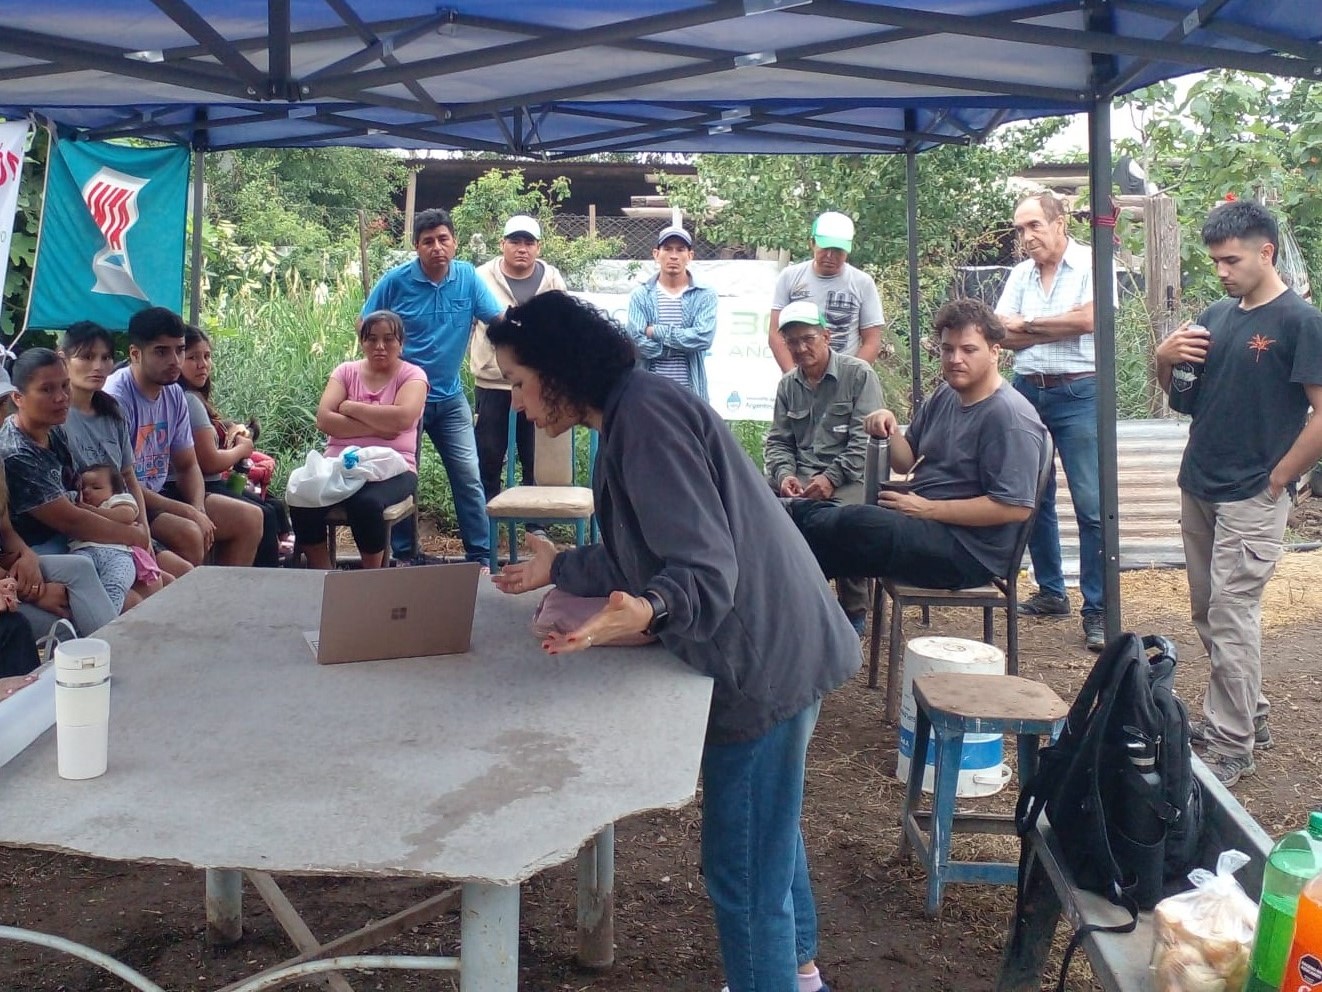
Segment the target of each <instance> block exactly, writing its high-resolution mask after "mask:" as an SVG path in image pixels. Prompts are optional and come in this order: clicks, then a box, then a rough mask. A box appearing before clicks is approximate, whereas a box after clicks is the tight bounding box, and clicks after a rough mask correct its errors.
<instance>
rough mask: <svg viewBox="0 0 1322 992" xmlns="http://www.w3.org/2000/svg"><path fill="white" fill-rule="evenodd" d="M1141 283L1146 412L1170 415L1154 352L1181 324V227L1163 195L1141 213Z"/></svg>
mask: <svg viewBox="0 0 1322 992" xmlns="http://www.w3.org/2000/svg"><path fill="white" fill-rule="evenodd" d="M1143 240H1144V251H1143V283H1144V286H1145V287H1146V302H1147V308H1148V314H1149V316H1150V317H1151V320H1152V349H1153V350H1152V351H1149V353H1148V409H1149V410H1150V411H1151V413H1152V415H1153V416H1157V417H1164V416H1167V415H1168V413H1169V410H1168V407H1167V405H1166V394H1165V393H1163V392H1162V391H1161V387H1160V386H1158V385H1157V362H1156V355H1155V349H1156V346H1157V344H1158V343H1159V342H1161V341H1162V340H1163V339H1164V338H1165V337H1166V335H1167V334H1169V333H1170V332H1171V331H1173V330H1175V328H1176V326H1177V325H1178V324H1179V322H1180V225H1179V221H1178V218H1177V217H1176V215H1175V201H1174V200H1172V199H1171V198H1170V197H1169V196H1167V195H1166V194H1165V193H1158V194H1157V195H1156V196H1150V197H1148V200H1147V204H1146V205H1145V206H1144V209H1143Z"/></svg>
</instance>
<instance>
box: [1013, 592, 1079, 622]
mask: <svg viewBox="0 0 1322 992" xmlns="http://www.w3.org/2000/svg"><path fill="white" fill-rule="evenodd" d="M1019 613H1020V615H1021V616H1026V617H1067V616H1069V615H1070V601H1069V600H1068V599H1066V598H1065V597H1064V596H1053V595H1051V593H1049V592H1042V590H1040V589H1039V590H1038V591H1037V592H1035V593H1033V595H1032V596H1030V597H1029V598H1028V599H1026V600H1024V601H1023V602H1022V603H1020V604H1019Z"/></svg>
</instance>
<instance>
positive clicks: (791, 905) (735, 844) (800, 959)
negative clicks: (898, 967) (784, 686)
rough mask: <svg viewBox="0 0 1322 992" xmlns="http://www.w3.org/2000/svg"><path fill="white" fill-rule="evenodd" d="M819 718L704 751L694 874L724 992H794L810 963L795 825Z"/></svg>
mask: <svg viewBox="0 0 1322 992" xmlns="http://www.w3.org/2000/svg"><path fill="white" fill-rule="evenodd" d="M820 708H821V703H820V702H816V703H813V704H811V705H809V706H806V707H804V708H803V709H802V710H800V711H799V712H798V713H796V714H795V715H794V716H792V717H790V718H788V719H787V720H784V721H782V722H781V723H779V724H777V725H776V726H775V727H773V728H772V729H771V730H769V731H768V732H767V733H765V734H763V735H762V736H761V737H759V738H757V739H756V740H752V741H741V742H739V743H736V744H709V745H707V747H706V749H705V750H704V751H703V755H702V872H703V877H704V878H705V879H706V883H707V895H708V898H710V899H711V903H712V909H713V910H714V911H715V914H716V933H717V936H718V939H719V941H720V945H721V961H722V963H723V964H724V966H725V979H726V982H727V983H728V985H729V987H730V992H797V989H798V983H797V979H796V977H795V975H796V972H797V971H798V965H799V964H802V963H805V962H808V961H811V960H813V959H814V958H815V957H816V956H817V909H816V907H815V905H814V904H813V898H812V886H811V883H810V882H809V880H808V859H807V856H806V854H805V852H804V847H803V834H802V832H801V831H800V829H799V815H800V812H801V811H802V808H803V766H804V761H805V759H806V757H807V753H808V740H809V738H811V737H812V732H813V728H814V727H815V726H816V725H817V713H818V711H819V710H820Z"/></svg>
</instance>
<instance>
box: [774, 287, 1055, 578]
mask: <svg viewBox="0 0 1322 992" xmlns="http://www.w3.org/2000/svg"><path fill="white" fill-rule="evenodd" d="M934 327H935V330H936V332H937V333H938V334H939V335H940V339H941V368H942V372H943V373H944V375H945V380H946V381H945V383H943V384H942V385H941V386H940V387H938V389H937V391H936V392H935V393H933V394H932V397H931V398H930V399H929V400H928V401H927V402H926V403H924V404H923V406H922V408H921V409H920V410H919V412H918V414H917V416H915V417H914V418H913V423H912V424H910V425H909V431H908V433H907V434H906V435H901V434H900V433H899V431H898V429H897V427H898V424H897V421H896V418H895V414H893V413H892V412H891V411H889V410H878V411H877V412H876V413H874V414H871V415H870V416H868V417H867V418H866V419H865V421H864V425H863V426H864V428H865V429H866V430H867V431H868V433H870V434H873V435H875V436H877V437H889V438H890V454H891V467H892V468H894V469H897V470H898V471H901V472H906V471H908V470H909V469H911V468H913V467H914V466H915V464H916V462H917V461H918V459H919V458H921V459H922V464H921V465H918V466H917V471H916V472H915V473H914V479H913V488H912V490H911V491H909V492H893V491H883V492H882V493H881V496H880V505H879V506H870V505H863V506H832V505H830V504H825V503H821V502H819V501H815V500H794V501H793V502H792V503H790V504H789V511H790V515H791V516H792V517H793V518H794V522H795V523H796V524H798V526H799V529H800V530H801V531H802V532H803V535H804V537H805V538H807V540H808V544H809V546H810V547H811V548H812V550H813V553H814V554H815V555H816V556H817V561H818V562H819V563H820V564H821V566H822V571H824V572H825V573H826V575H827V576H828V577H835V576H842V575H843V576H864V575H866V576H880V577H883V578H891V579H896V580H898V581H901V582H907V583H910V584H913V585H920V586H926V587H928V588H936V589H964V588H968V587H970V586H976V585H981V584H982V583H984V582H986V581H987V580H988V579H989V578H991V577H992V576H993V575H1005V574H1006V572H1007V571H1008V570H1009V567H1010V556H1011V554H1012V553H1013V549H1014V541H1015V534H1016V532H1017V530H1018V528H1019V526H1020V524H1022V523H1023V522H1024V521H1025V520H1027V519H1028V517H1029V515H1030V514H1031V513H1032V510H1033V504H1034V502H1035V499H1036V489H1037V476H1038V469H1039V468H1040V466H1041V464H1042V458H1043V456H1044V453H1045V451H1046V429H1045V428H1044V427H1043V426H1042V422H1041V421H1040V420H1039V419H1038V416H1037V413H1036V412H1035V411H1034V410H1033V407H1032V406H1031V405H1030V404H1029V402H1028V401H1027V400H1025V399H1024V398H1023V397H1022V396H1021V395H1019V393H1017V392H1016V391H1015V390H1014V388H1013V387H1012V386H1010V384H1009V383H1007V382H1005V381H1004V380H1003V379H1002V378H1001V375H1000V372H999V371H998V370H997V360H998V358H999V355H1000V351H1001V346H1000V341H1001V340H1002V339H1003V338H1004V337H1005V328H1004V327H1003V326H1002V324H1001V322H1000V320H999V319H998V318H997V317H996V315H995V314H994V313H992V311H991V309H990V308H989V307H987V306H986V305H985V304H983V303H981V302H979V301H977V300H955V301H953V302H951V303H947V304H946V305H945V306H943V307H942V308H941V309H940V310H939V311H938V312H937V315H936V319H935V321H934Z"/></svg>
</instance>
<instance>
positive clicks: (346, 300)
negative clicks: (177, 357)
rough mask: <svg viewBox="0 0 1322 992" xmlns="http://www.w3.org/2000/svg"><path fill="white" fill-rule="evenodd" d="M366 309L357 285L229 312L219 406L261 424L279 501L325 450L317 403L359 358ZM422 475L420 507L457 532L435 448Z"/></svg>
mask: <svg viewBox="0 0 1322 992" xmlns="http://www.w3.org/2000/svg"><path fill="white" fill-rule="evenodd" d="M362 306H363V297H362V291H361V289H357V288H356V287H354V286H353V285H352V284H345V285H341V286H339V287H337V288H335V289H332V290H331V292H330V295H329V296H328V297H326V298H325V299H324V301H322V302H318V300H317V299H316V298H315V295H314V294H313V293H312V292H309V291H303V290H302V289H299V288H298V287H288V288H273V289H272V290H271V291H270V292H268V293H267V294H265V295H262V296H260V297H258V296H252V297H250V298H249V299H247V300H246V301H244V303H243V304H242V305H241V306H232V307H230V308H229V309H228V310H227V311H225V313H224V315H223V316H222V317H221V320H220V324H219V325H218V326H216V327H215V328H214V329H213V339H214V345H215V347H214V352H215V356H214V357H215V383H216V386H215V392H214V394H213V399H214V400H215V401H216V405H217V408H218V409H219V410H220V412H221V414H222V415H223V416H225V417H227V418H231V419H234V420H246V419H248V418H249V417H256V418H257V419H258V420H259V421H260V423H261V437H260V439H259V441H258V445H257V447H258V448H259V449H260V450H262V451H265V452H266V453H267V454H270V455H272V456H274V457H275V459H276V462H277V466H278V467H277V471H276V478H275V481H274V485H273V488H274V490H275V492H276V493H283V492H284V488H285V482H286V480H287V479H288V477H289V472H290V470H291V469H293V468H295V467H296V466H298V465H301V464H303V459H304V457H305V456H306V455H307V453H308V451H310V450H312V449H314V448H315V449H317V450H320V449H321V448H322V447H323V445H324V444H325V437H324V436H323V435H322V433H321V432H320V431H318V430H317V427H316V417H317V403H318V402H319V401H320V400H321V393H322V391H323V390H324V389H325V388H326V382H327V380H328V379H329V378H330V374H331V372H332V371H333V370H334V369H335V366H337V365H339V364H340V363H341V362H345V361H349V360H351V359H354V358H357V357H359V354H360V352H359V350H358V335H357V332H356V330H355V326H356V322H357V318H358V314H359V312H360V311H361V310H362ZM466 375H467V372H466V371H465V376H466ZM466 387H467V388H471V383H466ZM418 468H419V471H418V493H419V501H420V505H421V506H422V507H423V508H424V509H425V510H427V511H429V512H431V513H434V514H435V515H436V516H437V518H438V520H439V522H440V524H441V525H442V526H453V524H454V498H453V497H452V496H451V494H450V484H449V482H448V480H447V479H446V477H445V471H444V469H443V468H442V467H441V464H440V460H439V459H438V458H437V457H436V453H435V452H434V451H433V450H432V447H431V445H430V444H425V445H424V446H423V456H422V462H421V464H420V465H419V466H418Z"/></svg>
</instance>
